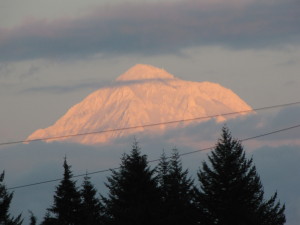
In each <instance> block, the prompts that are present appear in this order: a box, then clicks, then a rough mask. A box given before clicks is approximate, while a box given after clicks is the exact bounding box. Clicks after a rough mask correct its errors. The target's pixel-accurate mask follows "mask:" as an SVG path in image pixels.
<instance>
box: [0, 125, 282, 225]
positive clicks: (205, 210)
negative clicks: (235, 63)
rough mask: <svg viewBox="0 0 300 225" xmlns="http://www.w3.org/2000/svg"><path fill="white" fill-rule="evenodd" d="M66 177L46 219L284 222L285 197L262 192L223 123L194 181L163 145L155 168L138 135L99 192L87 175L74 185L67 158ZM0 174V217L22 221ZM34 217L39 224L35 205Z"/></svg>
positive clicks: (82, 224)
mask: <svg viewBox="0 0 300 225" xmlns="http://www.w3.org/2000/svg"><path fill="white" fill-rule="evenodd" d="M63 167H64V174H63V179H62V180H61V181H60V183H59V185H58V186H57V187H56V191H55V193H54V196H53V204H52V205H51V206H50V207H49V208H48V209H47V212H46V213H45V216H44V218H43V219H42V222H41V223H40V224H41V225H148V224H149V225H154V224H155V225H169V224H172V225H194V224H195V225H196V224H197V225H281V224H284V223H285V221H286V219H285V214H284V210H285V207H284V205H281V204H280V202H279V201H278V200H277V193H275V194H274V195H273V196H272V197H271V198H270V199H265V197H264V191H263V186H262V183H261V181H260V177H259V175H258V174H257V171H256V168H255V166H254V164H253V161H252V159H247V158H246V156H245V152H244V150H243V147H242V145H241V143H240V142H239V141H237V140H235V139H234V138H232V136H231V134H230V132H229V130H228V129H227V128H226V127H224V128H223V129H222V134H221V138H220V139H219V140H218V142H217V144H216V146H215V149H214V150H213V151H212V152H211V153H209V156H208V162H202V163H201V165H200V169H199V171H198V173H197V181H196V182H195V181H194V180H193V179H191V177H190V176H189V174H188V170H185V169H183V166H182V163H181V159H180V155H179V154H178V152H177V150H174V151H173V153H172V156H171V157H167V156H166V155H165V154H164V153H163V154H162V156H161V158H160V162H159V163H158V165H157V167H156V168H154V169H151V168H150V166H149V163H148V161H147V156H146V155H142V154H141V152H140V147H139V145H138V143H137V142H134V143H133V146H132V150H131V152H130V153H129V154H124V155H123V156H122V158H121V164H120V168H119V169H117V170H112V171H111V175H110V176H108V177H107V181H106V183H105V185H106V187H107V188H108V194H107V195H106V196H102V195H99V194H98V193H97V190H96V189H95V187H94V185H93V184H92V183H91V181H90V178H89V177H88V176H85V178H84V181H83V183H82V185H81V187H80V188H79V187H77V186H76V181H75V180H74V179H73V175H72V171H71V167H70V166H69V165H68V163H67V161H66V159H65V160H64V164H63ZM3 179H4V173H3V174H2V176H1V177H0V224H1V225H2V224H5V225H6V224H7V225H8V224H10V225H20V224H22V219H21V215H19V216H18V217H16V218H14V217H12V216H11V215H10V214H9V204H10V201H11V199H12V194H11V193H8V192H7V190H6V187H5V185H4V182H3ZM30 224H31V225H35V224H37V221H36V218H35V216H34V215H33V214H32V213H31V220H30Z"/></svg>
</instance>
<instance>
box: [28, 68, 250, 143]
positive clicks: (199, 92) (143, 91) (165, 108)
mask: <svg viewBox="0 0 300 225" xmlns="http://www.w3.org/2000/svg"><path fill="white" fill-rule="evenodd" d="M114 84H115V85H112V86H110V87H105V88H101V89H99V90H97V91H95V92H93V93H91V94H90V95H89V96H87V97H86V98H85V99H84V100H83V101H81V102H79V103H78V104H76V105H74V106H73V107H71V108H70V109H69V110H68V111H67V113H66V114H65V115H63V116H62V117H61V118H60V119H58V120H57V121H56V122H55V123H54V124H53V125H52V126H49V127H48V128H45V129H39V130H37V131H35V132H34V133H32V134H31V135H30V136H29V137H28V139H27V140H32V139H39V138H48V137H57V136H65V135H73V134H80V133H87V132H97V131H102V130H111V129H116V128H126V127H135V126H142V125H145V124H153V123H164V122H168V121H176V120H182V119H192V118H196V117H205V116H210V115H218V114H224V113H230V112H239V111H246V110H251V109H252V108H251V107H250V106H249V105H248V104H247V103H245V102H244V101H243V100H242V99H241V98H239V97H238V96H237V95H236V94H235V93H234V92H232V91H231V90H230V89H227V88H225V87H222V86H221V85H219V84H216V83H211V82H191V81H185V80H181V79H179V78H176V77H175V76H173V75H171V74H169V73H168V72H166V71H165V70H163V69H159V68H156V67H153V66H150V65H141V64H138V65H135V66H134V67H132V68H130V69H129V70H128V71H127V72H125V73H124V74H122V75H121V76H119V77H118V78H117V79H116V81H115V83H114ZM244 114H245V113H240V114H235V115H231V116H230V117H229V116H228V117H226V118H225V117H223V116H219V117H217V118H216V120H217V121H224V120H226V119H228V118H234V117H237V116H241V115H244ZM203 121H205V120H197V121H193V122H203ZM190 123H191V122H184V123H178V124H172V125H164V124H162V125H159V126H154V127H140V128H136V129H128V130H122V131H117V132H107V133H101V134H93V135H83V136H77V137H68V138H64V139H55V141H68V142H76V143H81V144H87V145H95V144H99V143H105V142H109V141H110V140H113V139H116V138H118V137H125V136H127V135H131V134H134V133H136V132H150V133H151V132H152V133H156V134H157V133H161V132H165V131H166V130H167V129H174V128H176V127H178V126H188V125H189V124H190ZM51 141H53V140H51Z"/></svg>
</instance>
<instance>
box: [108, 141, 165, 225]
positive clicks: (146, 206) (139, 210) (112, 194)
mask: <svg viewBox="0 0 300 225" xmlns="http://www.w3.org/2000/svg"><path fill="white" fill-rule="evenodd" d="M107 180H108V181H107V183H106V186H107V187H108V189H109V193H108V197H107V198H104V202H105V205H106V209H107V216H108V218H109V224H117V225H127V224H128V225H141V224H143V225H148V224H149V225H150V224H151V225H153V224H160V213H159V212H160V209H159V208H160V201H161V200H160V191H159V189H158V187H157V181H156V179H155V178H154V170H151V169H150V168H149V166H148V162H147V158H146V156H145V155H141V153H140V148H139V146H138V143H137V142H136V141H135V142H134V144H133V146H132V150H131V153H130V154H129V155H128V154H124V155H123V157H122V159H121V165H120V169H119V170H113V171H112V175H111V176H110V177H108V179H107Z"/></svg>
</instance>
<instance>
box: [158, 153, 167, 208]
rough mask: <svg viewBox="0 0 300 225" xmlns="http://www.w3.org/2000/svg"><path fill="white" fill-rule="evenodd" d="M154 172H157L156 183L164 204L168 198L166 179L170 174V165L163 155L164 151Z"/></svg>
mask: <svg viewBox="0 0 300 225" xmlns="http://www.w3.org/2000/svg"><path fill="white" fill-rule="evenodd" d="M156 171H157V181H158V185H159V189H160V191H161V198H162V201H163V202H164V203H165V202H166V199H167V196H168V190H169V182H168V178H169V173H170V163H169V160H168V158H167V156H166V154H165V151H163V153H162V155H161V157H160V160H159V163H158V166H157V168H156Z"/></svg>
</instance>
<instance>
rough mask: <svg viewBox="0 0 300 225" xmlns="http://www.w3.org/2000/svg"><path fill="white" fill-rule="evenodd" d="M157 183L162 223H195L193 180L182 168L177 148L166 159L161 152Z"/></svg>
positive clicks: (182, 224)
mask: <svg viewBox="0 0 300 225" xmlns="http://www.w3.org/2000/svg"><path fill="white" fill-rule="evenodd" d="M158 178H159V185H160V189H161V191H162V196H163V203H164V204H163V205H164V207H163V209H164V215H165V218H164V224H167V225H168V224H177V225H185V224H196V222H197V221H196V207H195V204H194V185H193V180H192V179H191V178H189V177H188V170H184V169H183V168H182V163H181V160H180V156H179V154H178V151H177V149H173V153H172V157H171V159H170V160H169V161H168V160H167V159H166V156H165V154H164V153H163V154H162V156H161V159H160V162H159V165H158Z"/></svg>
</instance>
